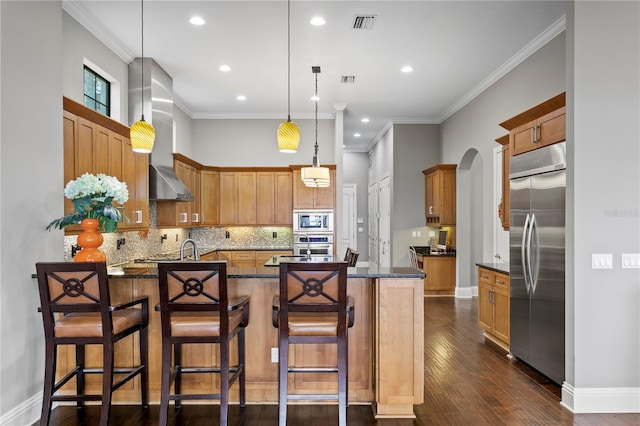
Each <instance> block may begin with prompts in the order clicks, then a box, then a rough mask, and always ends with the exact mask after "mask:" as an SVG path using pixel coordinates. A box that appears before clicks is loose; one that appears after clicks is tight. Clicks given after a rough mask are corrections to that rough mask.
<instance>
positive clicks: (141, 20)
mask: <svg viewBox="0 0 640 426" xmlns="http://www.w3.org/2000/svg"><path fill="white" fill-rule="evenodd" d="M140 23H141V25H140V28H141V29H142V30H141V33H142V34H141V35H142V37H141V39H142V60H141V61H140V63H141V65H142V69H141V72H140V99H142V111H141V112H142V114H141V116H142V121H144V0H140Z"/></svg>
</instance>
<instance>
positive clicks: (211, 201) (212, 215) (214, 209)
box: [200, 167, 220, 226]
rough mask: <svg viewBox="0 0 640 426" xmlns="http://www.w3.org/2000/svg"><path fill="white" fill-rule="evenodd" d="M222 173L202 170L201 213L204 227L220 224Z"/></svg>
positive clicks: (209, 169)
mask: <svg viewBox="0 0 640 426" xmlns="http://www.w3.org/2000/svg"><path fill="white" fill-rule="evenodd" d="M219 204H220V172H219V171H218V170H212V169H211V168H207V167H205V168H204V169H202V170H200V211H201V213H202V220H201V222H200V224H201V225H203V226H215V225H218V224H219V223H220V209H219Z"/></svg>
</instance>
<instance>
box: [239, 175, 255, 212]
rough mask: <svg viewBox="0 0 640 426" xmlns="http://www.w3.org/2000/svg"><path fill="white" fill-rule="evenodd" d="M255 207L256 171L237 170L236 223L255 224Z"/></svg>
mask: <svg viewBox="0 0 640 426" xmlns="http://www.w3.org/2000/svg"><path fill="white" fill-rule="evenodd" d="M256 207H257V206H256V173H255V172H238V223H239V224H240V225H255V224H256V223H257V216H256Z"/></svg>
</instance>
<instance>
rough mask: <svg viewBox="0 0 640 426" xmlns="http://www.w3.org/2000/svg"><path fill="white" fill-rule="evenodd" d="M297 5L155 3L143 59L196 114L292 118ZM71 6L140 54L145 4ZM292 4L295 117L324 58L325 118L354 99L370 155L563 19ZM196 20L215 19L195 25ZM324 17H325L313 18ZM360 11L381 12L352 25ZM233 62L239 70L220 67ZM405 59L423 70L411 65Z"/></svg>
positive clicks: (463, 97)
mask: <svg viewBox="0 0 640 426" xmlns="http://www.w3.org/2000/svg"><path fill="white" fill-rule="evenodd" d="M287 7H288V4H287V1H283V0H280V1H244V0H234V1H184V0H174V1H171V0H146V1H144V56H145V57H151V58H153V59H154V60H155V61H156V62H158V63H159V64H160V66H162V68H164V69H165V71H167V72H168V73H169V75H171V77H172V78H173V91H174V98H175V102H176V105H177V106H179V107H180V108H181V109H182V110H184V112H185V113H187V114H188V115H189V116H190V117H191V118H194V119H201V118H202V119H208V118H239V119H278V120H283V121H284V120H286V117H287V55H288V54H287ZM63 8H64V9H65V10H66V11H67V12H68V13H69V14H70V15H71V16H73V17H74V18H75V19H76V20H78V21H79V22H80V23H81V24H82V25H84V26H85V27H86V28H87V29H88V30H89V31H91V32H92V33H93V34H94V35H95V36H96V37H97V38H98V39H100V40H101V41H102V42H103V43H105V44H106V45H107V46H109V47H110V48H111V49H112V50H114V52H116V54H118V55H119V56H120V57H121V58H122V59H123V60H124V61H125V62H127V63H128V62H130V61H131V60H132V59H133V58H135V57H139V56H141V46H142V43H141V36H142V31H141V2H140V1H139V0H135V1H134V0H126V1H115V0H108V1H97V0H85V1H67V0H63ZM290 9H291V19H290V23H291V29H290V33H291V117H292V120H293V121H296V119H312V118H313V117H314V111H315V104H314V102H313V101H312V100H311V99H310V97H311V96H312V95H313V93H314V90H315V81H314V78H315V75H314V74H313V73H312V72H311V67H312V66H315V65H319V66H320V67H321V73H320V74H319V75H318V95H319V97H320V101H319V102H318V111H319V117H320V118H321V119H323V118H329V117H333V116H334V115H335V107H336V106H337V107H338V108H344V107H345V106H346V109H345V114H344V117H345V122H344V143H345V150H347V151H350V150H352V151H366V150H368V149H369V148H370V147H371V146H372V144H373V143H374V142H375V140H376V138H377V137H378V136H379V135H381V133H382V132H383V131H384V130H385V129H386V127H387V126H388V124H389V123H390V122H394V123H427V124H433V123H440V122H442V121H443V120H445V119H446V118H447V117H449V116H450V115H452V114H453V113H454V112H455V111H457V110H458V109H459V108H461V107H462V106H464V105H465V104H466V103H467V102H469V101H470V100H472V99H473V98H474V97H475V96H476V95H477V94H478V93H480V92H481V91H482V90H484V89H485V88H487V87H488V86H490V85H491V84H492V83H493V82H495V81H496V80H497V79H498V78H500V77H501V76H502V75H504V74H505V73H506V72H508V71H509V70H510V69H512V68H513V67H514V66H516V65H517V64H518V63H520V62H521V61H522V60H523V59H525V58H526V57H527V56H529V55H530V54H531V53H533V52H534V51H535V50H537V49H538V48H540V47H541V46H542V45H544V43H546V42H547V41H549V40H550V39H551V38H553V37H554V36H555V35H557V34H558V33H559V32H561V31H562V30H563V29H564V25H565V24H564V14H565V4H564V2H561V1H519V0H514V1H452V0H449V1H329V0H326V1H311V0H293V1H292V2H291V4H290ZM194 15H197V16H200V17H202V18H203V19H204V20H205V21H206V23H205V25H202V26H199V27H196V26H193V25H191V24H190V23H189V22H188V20H189V18H191V17H192V16H194ZM314 16H322V17H323V18H324V19H325V20H326V24H325V25H323V26H320V27H317V26H313V25H311V24H310V23H309V21H310V19H311V18H312V17H314ZM356 16H375V19H374V21H373V25H372V26H371V27H370V28H369V29H354V28H353V25H354V18H355V17H356ZM223 64H226V65H229V66H230V67H231V71H229V72H221V71H219V70H218V68H219V66H220V65H223ZM405 65H410V66H411V67H413V72H411V73H403V72H401V71H400V69H401V68H402V67H403V66H405ZM343 76H354V77H355V82H352V83H343V82H342V77H343ZM240 94H242V95H244V96H246V97H247V99H246V100H245V101H238V100H237V99H236V96H237V95H240ZM364 117H368V118H369V119H370V122H369V123H362V122H361V119H362V118H364ZM275 130H276V129H274V138H275ZM355 133H359V134H360V135H361V136H360V137H355V136H354V134H355Z"/></svg>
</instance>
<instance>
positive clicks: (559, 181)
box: [509, 142, 566, 384]
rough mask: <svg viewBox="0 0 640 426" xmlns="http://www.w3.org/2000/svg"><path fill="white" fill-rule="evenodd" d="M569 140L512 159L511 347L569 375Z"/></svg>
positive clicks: (543, 368)
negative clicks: (566, 349)
mask: <svg viewBox="0 0 640 426" xmlns="http://www.w3.org/2000/svg"><path fill="white" fill-rule="evenodd" d="M565 169H566V142H561V143H558V144H555V145H549V146H547V147H543V148H540V149H537V150H535V151H530V152H527V153H524V154H520V155H516V156H513V157H511V160H510V174H509V178H510V199H511V202H510V236H509V240H510V241H509V247H510V253H509V255H510V256H509V259H510V265H509V274H510V284H511V298H510V312H511V314H510V315H511V323H510V351H511V354H512V355H515V356H516V357H517V358H518V359H520V360H522V361H524V362H525V363H527V364H529V365H530V366H531V367H533V368H535V369H536V370H538V371H539V372H541V373H542V374H544V375H545V376H547V377H548V378H550V379H551V380H552V381H554V382H556V383H558V384H562V382H563V380H564V377H565V369H564V354H565V318H564V312H565V305H564V302H565V285H564V283H565V192H566V191H565V190H566V170H565Z"/></svg>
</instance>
